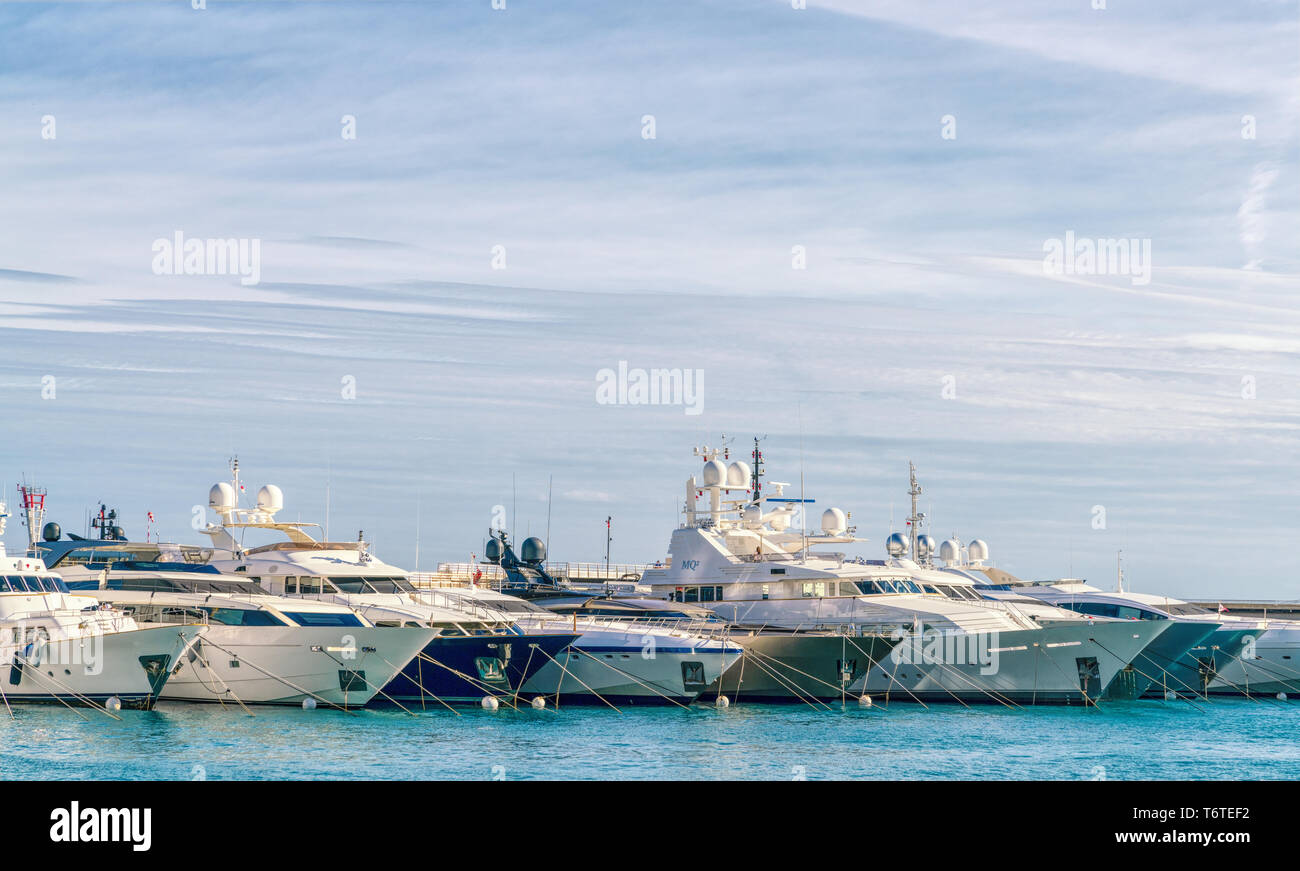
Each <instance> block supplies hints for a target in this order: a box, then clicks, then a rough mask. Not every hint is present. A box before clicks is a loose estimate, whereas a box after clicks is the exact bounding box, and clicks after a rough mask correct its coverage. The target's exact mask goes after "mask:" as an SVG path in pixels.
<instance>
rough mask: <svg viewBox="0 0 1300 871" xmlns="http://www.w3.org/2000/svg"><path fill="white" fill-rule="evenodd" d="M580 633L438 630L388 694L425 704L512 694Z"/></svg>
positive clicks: (400, 675) (410, 701) (457, 702)
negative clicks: (448, 632) (453, 633)
mask: <svg viewBox="0 0 1300 871" xmlns="http://www.w3.org/2000/svg"><path fill="white" fill-rule="evenodd" d="M577 638H578V636H577V635H575V634H565V633H555V634H548V635H512V634H507V635H468V636H466V635H456V636H438V637H437V638H434V639H433V640H432V641H430V642H429V643H428V644H427V645H425V647H424V650H422V651H421V652H420V654H419V655H418V656H416V657H415V658H414V659H413V660H411V662H409V663H407V665H406V667H405V668H403V669H402V671H401V673H400V674H398V675H397V677H395V678H393V680H391V681H390V682H389V683H388V686H386V687H384V694H385V696H387V697H389V698H391V699H394V700H396V701H398V702H401V703H402V704H407V703H413V704H419V705H421V706H425V705H428V704H430V703H432V704H434V705H437V704H438V703H439V702H448V703H452V704H467V703H473V704H477V703H479V702H480V701H481V700H482V699H483V698H484V697H485V696H508V695H512V694H514V693H515V692H516V691H517V690H519V689H520V688H521V687H523V686H525V685H526V684H527V683H528V681H529V679H530V678H532V676H533V675H535V674H536V673H537V672H538V671H539V670H541V669H542V668H543V667H544V666H546V665H547V664H548V663H550V662H551V661H552V660H553V659H554V658H555V657H558V656H560V655H561V653H562V652H563V651H564V650H565V648H567V647H568V646H569V645H570V644H572V643H573V642H574V641H575V640H577ZM382 699H383V697H380V700H382Z"/></svg>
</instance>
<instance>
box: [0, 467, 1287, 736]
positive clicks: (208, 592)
mask: <svg viewBox="0 0 1300 871" xmlns="http://www.w3.org/2000/svg"><path fill="white" fill-rule="evenodd" d="M696 454H697V456H699V457H700V458H702V460H703V469H702V470H701V471H700V472H699V473H698V474H697V475H692V476H691V477H690V478H689V479H688V481H687V483H686V500H685V503H684V506H683V507H684V518H685V522H684V523H683V524H682V525H681V526H679V527H678V528H677V529H675V530H674V531H673V533H672V538H671V543H670V548H669V550H670V554H669V556H668V558H667V560H666V561H662V562H661V563H659V564H656V566H655V567H652V568H650V569H648V570H646V571H645V572H644V574H643V575H642V576H641V578H640V580H639V582H638V583H637V584H635V586H634V588H633V589H630V590H623V591H621V592H620V593H617V594H615V593H613V592H611V591H609V590H608V589H592V588H590V587H587V586H584V585H582V584H576V583H570V582H568V581H566V580H564V579H557V578H554V577H552V576H551V575H550V574H549V573H548V572H547V570H546V562H545V549H544V547H542V545H541V542H539V541H537V540H536V539H529V540H528V541H526V542H524V545H523V547H522V548H521V549H520V553H519V554H516V552H515V550H514V548H513V547H512V545H511V543H510V541H509V540H508V538H507V536H506V535H505V533H504V532H501V531H494V532H492V533H491V538H490V540H489V542H488V546H487V549H486V552H487V559H488V561H490V562H492V563H495V564H497V565H498V566H500V568H501V569H503V570H504V572H505V577H506V578H507V582H506V583H505V584H503V585H501V586H500V588H499V589H493V588H489V587H488V586H486V585H483V584H476V583H468V584H448V585H442V586H434V585H431V584H429V583H427V582H424V581H420V580H417V578H416V577H415V576H413V575H411V574H410V573H409V572H407V571H404V570H403V569H401V568H398V567H396V566H393V565H389V564H386V563H384V562H383V561H381V560H380V559H379V558H378V557H376V556H375V555H374V554H372V553H370V550H369V547H368V545H367V543H366V542H364V541H362V540H358V541H343V542H338V541H327V540H322V539H320V538H317V537H316V536H314V535H313V531H314V530H315V529H316V527H315V526H314V524H307V523H301V522H288V521H282V520H279V519H277V517H276V514H277V513H278V512H279V511H281V510H282V508H283V496H282V494H281V492H280V490H279V489H278V488H276V487H274V486H271V485H268V486H265V487H263V488H261V490H260V491H259V493H258V495H257V500H256V503H255V504H254V505H253V506H251V507H242V506H241V505H240V504H239V503H240V499H239V495H238V494H240V493H241V492H243V488H242V486H241V483H240V480H239V467H238V463H237V462H235V463H233V464H232V469H233V473H234V475H233V481H232V482H231V483H220V484H217V485H216V486H214V487H213V488H212V490H211V492H210V494H209V506H210V508H211V509H212V510H213V511H214V512H215V513H216V515H217V517H218V520H219V522H217V523H211V524H208V526H207V527H206V529H205V530H203V531H204V533H205V535H206V536H207V537H208V539H209V542H208V543H205V544H203V545H198V544H182V543H162V542H155V541H148V540H146V541H131V540H127V539H126V538H125V537H124V536H123V535H122V531H121V530H120V528H118V527H116V526H114V525H112V524H111V523H109V522H99V523H97V524H96V525H95V526H96V529H97V530H98V532H99V535H98V537H96V538H89V537H80V536H75V535H68V536H65V535H64V534H63V532H62V530H61V529H60V528H59V527H58V526H57V524H54V523H47V524H44V525H42V521H43V514H44V509H45V506H44V493H43V492H41V491H37V490H34V489H32V488H22V498H23V508H24V510H25V513H26V523H27V526H28V530H29V539H30V541H29V548H28V551H27V553H26V554H24V555H23V556H21V557H10V556H7V555H5V554H4V552H3V550H2V549H0V575H2V577H0V695H2V696H3V700H4V702H5V704H9V703H12V702H16V701H45V702H50V701H61V702H64V703H66V704H70V705H75V704H82V705H94V706H102V707H107V708H109V709H113V708H116V707H118V706H119V705H120V706H126V707H150V706H152V705H153V703H154V702H155V701H156V700H158V699H160V698H161V699H171V700H179V701H189V702H220V703H224V704H230V705H238V706H247V705H254V704H287V705H305V706H308V707H312V706H316V705H321V706H332V707H341V708H354V707H359V706H363V705H366V704H370V703H381V704H392V705H400V706H401V707H403V708H406V709H408V710H411V709H419V708H424V709H427V708H430V707H433V708H437V707H441V706H452V705H457V704H465V703H473V704H484V705H485V706H488V707H497V706H500V705H509V706H519V705H532V706H534V707H545V706H548V705H566V704H575V703H576V704H606V705H610V706H613V707H619V706H623V705H642V704H664V705H669V704H677V705H688V704H690V703H691V702H693V701H696V700H698V699H708V700H716V702H717V703H718V704H727V703H729V702H730V701H734V700H737V699H744V700H752V701H802V702H806V703H808V704H812V705H824V704H826V703H828V702H830V701H832V700H838V701H845V700H848V699H857V700H858V701H859V702H860V703H862V704H867V705H872V704H877V703H878V702H884V703H889V702H891V701H919V702H926V703H929V702H933V701H940V702H943V701H959V702H963V703H970V702H988V703H994V704H1002V705H1012V706H1014V705H1023V704H1036V703H1064V704H1083V705H1089V704H1096V703H1098V702H1099V701H1100V700H1102V699H1107V698H1124V699H1134V698H1140V697H1144V696H1157V697H1173V696H1185V697H1191V696H1206V695H1210V694H1215V693H1250V694H1254V693H1270V694H1274V693H1286V692H1293V691H1295V690H1296V689H1298V688H1300V673H1297V672H1295V671H1293V670H1292V668H1291V666H1290V659H1291V655H1292V653H1293V652H1295V648H1296V646H1297V643H1298V642H1300V624H1292V623H1290V622H1288V621H1276V620H1271V621H1261V620H1251V619H1246V618H1237V617H1233V616H1230V615H1226V614H1222V613H1213V612H1208V611H1204V610H1202V609H1199V608H1196V607H1195V606H1192V605H1189V604H1187V603H1185V602H1181V601H1178V600H1174V599H1168V598H1165V597H1155V596H1146V595H1141V594H1136V593H1132V592H1127V591H1124V590H1122V589H1119V590H1115V591H1103V590H1100V589H1098V588H1096V587H1092V586H1089V585H1087V584H1084V583H1081V582H1077V581H1057V582H1046V583H1030V582H1024V581H1021V580H1019V579H1016V578H1014V577H1012V576H1010V575H1008V574H1006V573H1005V572H1001V571H999V570H997V569H995V568H993V567H991V566H987V565H985V563H986V562H987V560H988V549H987V546H986V545H984V543H983V542H980V541H978V540H977V541H973V542H970V543H969V545H965V546H963V545H962V544H961V543H960V542H958V541H956V540H950V541H945V542H943V543H942V545H936V543H935V542H934V540H933V539H932V538H931V537H930V536H928V535H926V534H924V532H923V531H922V529H923V523H924V516H923V515H921V514H919V513H918V511H917V510H916V498H917V496H918V495H919V493H920V487H919V486H918V485H917V484H916V480H915V474H914V473H913V478H912V487H911V491H910V492H911V494H912V515H911V517H910V518H909V530H910V535H908V536H903V535H899V534H893V535H890V536H889V538H888V539H887V541H886V549H887V557H886V558H884V559H879V560H865V559H849V558H847V557H846V556H845V555H844V554H842V553H839V552H835V551H834V550H833V549H834V548H835V547H836V546H838V545H844V544H850V543H854V542H858V541H860V539H857V538H856V537H855V535H854V533H855V530H854V529H853V528H852V527H850V526H848V524H847V518H846V515H845V514H844V513H843V512H841V511H839V510H838V509H829V510H827V511H825V512H824V513H823V515H822V523H821V530H820V531H818V532H815V533H813V532H809V531H808V530H806V529H795V528H793V525H794V524H793V521H794V520H795V519H796V518H798V517H800V516H801V515H802V514H803V512H802V510H801V509H803V508H804V507H805V505H806V504H808V503H811V502H812V500H805V499H803V498H802V497H800V498H794V497H792V496H787V495H786V492H785V491H786V489H787V488H788V487H789V485H786V484H781V483H779V482H769V481H765V480H764V476H763V473H762V467H763V457H762V453H761V451H760V450H759V448H758V445H757V443H756V444H755V448H754V451H753V453H752V455H751V459H752V461H753V462H752V465H751V464H750V463H745V462H740V461H729V460H730V458H729V456H728V452H727V451H726V450H725V449H714V448H708V447H705V448H700V449H697V451H696ZM4 516H5V515H4V512H3V509H2V507H0V533H2V532H3V528H4ZM801 525H802V524H801ZM38 532H39V533H40V534H39V535H38V534H37V533H38ZM266 533H273V534H274V535H275V537H276V539H277V540H274V541H271V542H268V543H263V544H255V545H250V544H246V543H245V539H246V538H248V537H249V536H250V534H251V535H253V536H258V535H265V534H266Z"/></svg>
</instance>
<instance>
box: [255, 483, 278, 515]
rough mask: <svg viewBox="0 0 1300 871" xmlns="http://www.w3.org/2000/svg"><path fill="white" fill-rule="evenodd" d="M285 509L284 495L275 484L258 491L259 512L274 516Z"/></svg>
mask: <svg viewBox="0 0 1300 871" xmlns="http://www.w3.org/2000/svg"><path fill="white" fill-rule="evenodd" d="M283 507H284V493H283V492H282V491H281V490H280V488H279V487H277V486H275V485H274V484H267V485H266V486H265V487H263V488H262V489H261V490H258V491H257V510H258V511H265V512H266V513H268V514H274V513H275V512H277V511H279V510H280V509H281V508H283Z"/></svg>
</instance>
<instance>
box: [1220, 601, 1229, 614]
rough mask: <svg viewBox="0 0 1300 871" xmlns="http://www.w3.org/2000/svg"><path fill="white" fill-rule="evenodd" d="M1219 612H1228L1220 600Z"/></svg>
mask: <svg viewBox="0 0 1300 871" xmlns="http://www.w3.org/2000/svg"><path fill="white" fill-rule="evenodd" d="M1219 613H1220V614H1227V613H1228V609H1227V608H1225V607H1223V603H1222V602H1220V603H1219Z"/></svg>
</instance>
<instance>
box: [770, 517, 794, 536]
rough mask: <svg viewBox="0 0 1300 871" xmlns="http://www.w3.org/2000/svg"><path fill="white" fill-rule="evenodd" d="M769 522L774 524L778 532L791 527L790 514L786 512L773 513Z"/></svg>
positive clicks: (773, 526)
mask: <svg viewBox="0 0 1300 871" xmlns="http://www.w3.org/2000/svg"><path fill="white" fill-rule="evenodd" d="M768 523H770V524H772V528H773V529H774V530H776V531H777V532H785V531H786V530H787V529H789V528H790V515H789V514H785V513H781V514H773V515H772V517H771V519H770V520H769V521H768Z"/></svg>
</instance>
